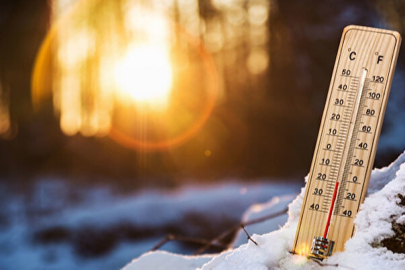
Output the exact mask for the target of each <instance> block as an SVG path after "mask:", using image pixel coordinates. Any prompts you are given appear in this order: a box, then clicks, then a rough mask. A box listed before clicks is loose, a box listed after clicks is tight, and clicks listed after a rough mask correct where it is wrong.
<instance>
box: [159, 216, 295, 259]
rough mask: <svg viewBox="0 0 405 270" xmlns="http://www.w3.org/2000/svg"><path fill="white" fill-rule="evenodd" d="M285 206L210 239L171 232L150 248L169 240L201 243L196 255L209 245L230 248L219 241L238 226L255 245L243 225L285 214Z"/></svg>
mask: <svg viewBox="0 0 405 270" xmlns="http://www.w3.org/2000/svg"><path fill="white" fill-rule="evenodd" d="M287 210H288V209H287V208H286V209H284V210H282V211H279V212H276V213H274V214H270V215H267V216H263V217H261V218H257V219H252V220H250V221H247V222H245V223H241V224H239V225H235V226H233V227H231V228H230V229H228V230H226V231H224V232H222V233H221V234H220V235H218V236H217V237H215V238H214V239H211V240H206V239H199V238H192V237H187V236H180V235H173V234H168V235H167V236H166V237H165V238H163V239H162V240H161V241H160V242H159V243H157V244H156V245H155V246H154V247H153V248H152V249H151V251H155V250H158V249H159V248H161V247H162V246H163V245H165V244H166V243H167V242H170V241H182V242H188V243H194V244H201V245H203V246H202V247H201V248H200V249H198V250H197V251H196V252H195V253H194V255H198V254H201V253H203V252H204V251H206V250H207V249H208V248H210V247H219V248H222V249H227V248H230V246H231V245H230V244H228V245H225V244H223V243H222V242H221V240H222V239H224V238H225V237H227V236H229V235H230V234H232V233H235V232H236V231H237V230H238V229H239V228H240V227H241V228H242V229H243V230H244V231H245V233H246V235H247V236H248V239H249V240H251V241H252V242H253V243H255V244H256V245H257V243H256V242H255V241H254V240H253V239H252V238H250V236H249V234H248V233H247V231H246V230H245V228H244V227H245V226H249V225H252V224H256V223H260V222H263V221H266V220H269V219H272V218H275V217H278V216H281V215H283V214H285V213H286V212H287Z"/></svg>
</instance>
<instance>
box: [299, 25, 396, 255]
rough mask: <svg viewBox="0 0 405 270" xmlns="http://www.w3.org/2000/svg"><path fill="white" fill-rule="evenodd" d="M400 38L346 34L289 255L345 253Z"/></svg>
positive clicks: (360, 31) (352, 30)
mask: <svg viewBox="0 0 405 270" xmlns="http://www.w3.org/2000/svg"><path fill="white" fill-rule="evenodd" d="M400 43H401V36H400V35H399V33H397V32H394V31H388V30H382V29H375V28H369V27H362V26H348V27H346V28H345V29H344V31H343V35H342V39H341V41H340V45H339V50H338V54H337V58H336V62H335V66H334V69H333V74H332V80H331V83H330V87H329V93H328V97H327V100H326V105H325V109H324V112H323V117H322V122H321V127H320V130H319V135H318V140H317V144H316V148H315V153H314V157H313V160H312V165H311V170H310V173H309V178H308V182H307V184H306V191H305V197H304V200H303V204H302V209H301V215H300V219H299V222H298V227H297V232H296V236H295V241H294V245H293V252H294V253H297V254H303V255H307V256H311V257H315V258H319V259H324V258H326V257H327V256H330V255H331V254H332V252H337V251H343V249H344V244H345V243H346V241H347V240H348V239H349V238H350V237H352V235H353V234H354V224H353V221H354V218H355V216H356V214H357V212H358V210H359V207H360V204H361V203H362V202H363V200H364V197H365V195H366V192H367V187H368V182H369V179H370V174H371V170H372V166H373V163H374V158H375V153H376V149H377V144H378V139H379V135H380V130H381V126H382V122H383V119H384V113H385V108H386V105H387V101H388V95H389V91H390V87H391V82H392V78H393V75H394V70H395V65H396V60H397V56H398V52H399V47H400Z"/></svg>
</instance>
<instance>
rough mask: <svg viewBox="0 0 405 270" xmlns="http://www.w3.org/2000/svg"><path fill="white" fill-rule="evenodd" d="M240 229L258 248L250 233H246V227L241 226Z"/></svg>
mask: <svg viewBox="0 0 405 270" xmlns="http://www.w3.org/2000/svg"><path fill="white" fill-rule="evenodd" d="M240 227H241V228H242V230H243V231H244V232H245V233H246V236H247V239H248V240H250V241H252V242H253V243H255V245H256V246H258V244H257V242H256V241H255V240H253V239H252V237H250V235H249V233H248V232H247V231H246V229H245V226H244V225H243V224H240Z"/></svg>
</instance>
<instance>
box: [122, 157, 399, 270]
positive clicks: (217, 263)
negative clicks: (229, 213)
mask: <svg viewBox="0 0 405 270" xmlns="http://www.w3.org/2000/svg"><path fill="white" fill-rule="evenodd" d="M401 164H402V165H401ZM384 185H385V187H384ZM382 187H383V188H382ZM381 188H382V189H381ZM379 189H381V190H380V191H378V190H379ZM369 193H370V194H371V195H370V196H369V197H367V198H366V200H365V202H364V203H363V205H362V206H361V208H360V212H359V213H358V215H357V216H356V219H355V225H356V233H355V235H354V236H353V238H352V239H350V240H349V241H348V242H347V243H346V245H345V251H343V252H337V253H335V254H333V255H332V256H331V257H330V258H329V259H328V260H325V261H324V262H323V263H325V264H328V265H332V264H339V267H337V268H338V269H405V254H396V253H393V252H391V251H389V250H387V248H384V247H381V246H380V245H379V243H380V241H381V240H383V239H384V238H386V237H390V236H392V235H393V234H394V232H393V231H392V225H391V222H392V221H393V220H395V219H396V220H397V221H400V222H404V220H405V217H404V215H403V213H404V208H403V207H400V206H399V205H398V201H399V199H398V197H397V194H398V193H401V194H405V154H402V155H401V156H400V157H399V158H398V159H397V160H396V161H394V162H393V164H391V165H390V166H389V167H387V168H384V169H380V170H374V171H373V173H372V176H371V180H370V192H369ZM304 194H305V188H303V189H302V191H301V194H300V195H298V196H297V197H296V199H295V200H294V201H293V202H292V203H291V204H290V205H289V210H288V221H287V223H286V224H285V225H284V226H283V227H282V228H280V229H279V230H277V231H273V232H270V233H267V234H263V235H257V234H255V235H253V236H252V238H253V239H254V240H255V241H256V242H257V243H258V246H256V245H255V244H253V243H252V242H248V243H247V244H244V245H241V246H240V247H238V248H235V249H231V250H228V251H225V252H222V253H221V254H218V255H217V256H214V257H213V258H212V260H210V261H209V262H204V261H197V259H199V258H201V257H198V256H196V257H182V258H184V260H179V259H178V258H179V255H174V254H169V253H164V257H163V256H162V253H161V252H151V253H148V254H147V255H145V256H144V257H141V258H140V259H137V260H134V261H133V262H132V263H131V264H129V265H128V266H127V268H126V269H159V268H158V267H163V266H165V267H164V269H196V268H197V269H200V270H208V269H216V270H221V269H235V270H238V269H250V270H255V269H257V270H259V269H260V270H262V269H263V270H265V269H318V268H322V269H337V268H336V267H334V266H326V267H325V266H323V267H321V266H320V265H318V264H317V263H315V262H313V261H311V260H307V259H306V258H305V257H303V256H298V255H292V254H290V253H289V251H290V250H291V249H292V244H293V240H294V237H295V231H296V228H297V223H298V218H299V214H300V211H301V205H302V200H303V196H304ZM264 206H265V205H259V206H258V209H259V208H263V210H264V209H266V210H264V211H266V212H268V211H270V210H269V209H271V208H272V207H277V206H278V203H277V202H276V201H275V200H274V199H273V201H269V202H268V203H267V207H268V208H266V207H264ZM280 206H281V204H280ZM254 208H255V206H252V207H251V208H250V210H249V211H248V212H247V213H246V215H245V218H246V217H248V216H250V215H252V212H254ZM258 212H259V211H258ZM255 214H257V213H255ZM262 225H263V227H264V228H261V229H265V230H266V229H267V231H269V230H270V229H271V228H270V227H267V225H265V223H263V224H262ZM238 243H239V239H237V241H236V245H237V244H238ZM172 256H173V257H175V258H176V264H175V265H173V266H172V267H169V266H168V265H167V264H166V262H167V261H168V260H169V259H168V258H171V257H172ZM145 257H146V258H148V259H149V260H150V261H154V262H158V263H157V264H156V263H155V264H153V265H148V264H145V260H144V259H143V258H145ZM186 258H187V260H185V259H186ZM204 258H205V259H206V257H204ZM190 259H195V260H196V261H193V262H195V263H201V264H200V265H194V264H193V265H190V262H189V261H188V260H190ZM162 269H163V268H162Z"/></svg>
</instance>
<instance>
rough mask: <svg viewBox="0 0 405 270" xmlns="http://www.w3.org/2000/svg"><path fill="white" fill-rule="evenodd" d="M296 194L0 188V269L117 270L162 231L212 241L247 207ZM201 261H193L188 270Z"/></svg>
mask: <svg viewBox="0 0 405 270" xmlns="http://www.w3.org/2000/svg"><path fill="white" fill-rule="evenodd" d="M299 190H300V185H299V184H291V183H282V182H275V183H274V182H273V183H270V182H269V181H266V182H257V183H251V184H246V183H240V182H239V183H238V182H232V181H228V182H226V183H221V184H212V185H206V186H198V185H189V186H184V187H181V188H176V189H171V190H147V191H145V190H144V191H139V192H136V193H133V194H127V195H122V194H118V193H117V192H114V191H113V190H111V189H109V188H91V189H89V188H86V189H83V188H81V189H78V188H77V187H72V186H70V185H68V184H67V183H66V182H63V181H57V180H54V179H48V180H41V181H38V183H37V184H36V185H35V186H34V187H33V192H32V193H31V195H30V196H27V195H26V194H23V193H18V192H16V191H14V190H11V189H10V188H8V187H6V186H0V205H1V207H0V269H2V270H4V269H6V270H7V269H27V270H30V269H44V270H46V269H58V270H59V269H61V270H63V269H66V270H71V269H98V270H102V269H119V268H122V267H123V266H124V265H125V264H126V263H127V262H129V261H130V260H131V259H132V258H135V257H139V256H140V255H141V254H143V253H145V252H147V251H149V250H150V249H151V248H152V247H153V246H154V245H155V244H157V243H158V242H159V241H160V240H161V239H162V238H163V237H164V236H165V234H166V233H167V232H169V231H175V232H176V233H178V234H181V235H189V236H195V237H199V236H200V237H204V236H201V234H202V233H207V231H208V232H211V233H212V234H217V233H220V232H221V230H222V229H221V226H222V227H226V226H228V225H229V224H230V223H232V224H235V223H237V222H239V220H240V218H241V216H242V215H243V213H244V212H245V211H246V209H248V208H249V206H250V205H252V204H256V203H264V202H266V201H268V200H271V199H272V198H273V199H274V200H277V199H276V196H280V195H285V194H287V195H288V194H290V197H291V198H292V197H295V196H296V194H298V193H299ZM294 194H295V195H294ZM286 220H287V216H285V217H284V219H283V220H280V225H282V224H284V223H285V221H286ZM218 230H219V231H218ZM205 237H208V236H205ZM195 249H196V247H195V246H186V245H182V244H180V243H177V242H171V243H168V244H166V245H165V246H164V247H162V250H167V251H170V252H175V253H179V254H192V253H193V251H195ZM207 258H209V257H199V258H196V259H195V263H196V265H197V264H198V265H201V263H202V262H203V261H206V260H207ZM168 265H170V264H166V266H168Z"/></svg>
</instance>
